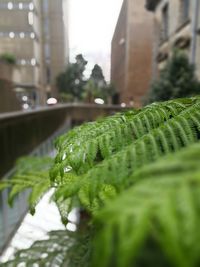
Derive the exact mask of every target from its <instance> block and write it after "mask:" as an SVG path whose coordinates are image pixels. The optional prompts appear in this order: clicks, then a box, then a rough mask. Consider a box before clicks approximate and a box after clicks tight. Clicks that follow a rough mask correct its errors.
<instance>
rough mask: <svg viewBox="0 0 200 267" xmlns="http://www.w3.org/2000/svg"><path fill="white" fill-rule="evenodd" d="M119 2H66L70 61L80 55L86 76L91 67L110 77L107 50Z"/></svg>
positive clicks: (95, 0) (108, 53) (119, 7)
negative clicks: (84, 60)
mask: <svg viewBox="0 0 200 267" xmlns="http://www.w3.org/2000/svg"><path fill="white" fill-rule="evenodd" d="M122 1H123V0H69V12H70V13H69V46H70V60H71V61H73V60H74V57H75V55H77V54H79V53H82V54H83V55H84V56H85V58H86V60H88V61H89V62H88V66H87V70H88V73H87V75H89V74H90V71H91V69H92V68H93V65H94V64H95V63H97V64H99V65H100V66H101V67H102V68H103V71H104V75H105V76H106V79H107V80H109V75H110V47H111V40H112V36H113V33H114V29H115V26H116V23H117V19H118V16H119V12H120V9H121V5H122Z"/></svg>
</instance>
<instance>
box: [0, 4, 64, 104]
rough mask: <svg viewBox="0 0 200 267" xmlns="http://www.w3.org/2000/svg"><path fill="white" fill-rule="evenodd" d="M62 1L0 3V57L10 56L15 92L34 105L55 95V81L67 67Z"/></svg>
mask: <svg viewBox="0 0 200 267" xmlns="http://www.w3.org/2000/svg"><path fill="white" fill-rule="evenodd" d="M62 2H63V1H62V0H57V1H53V0H13V1H6V0H1V3H0V55H1V54H5V53H7V54H12V55H13V56H14V57H15V58H16V64H17V68H15V71H14V75H13V82H14V84H15V89H16V91H17V92H18V91H23V92H25V93H26V94H27V95H28V97H30V98H32V99H33V100H34V101H35V102H37V104H44V103H45V101H46V97H47V95H48V94H49V95H50V94H52V93H53V94H55V77H56V76H57V74H58V73H59V72H60V71H61V70H63V68H64V67H65V64H66V60H65V59H66V52H65V48H66V46H65V37H64V36H65V27H64V21H63V6H62Z"/></svg>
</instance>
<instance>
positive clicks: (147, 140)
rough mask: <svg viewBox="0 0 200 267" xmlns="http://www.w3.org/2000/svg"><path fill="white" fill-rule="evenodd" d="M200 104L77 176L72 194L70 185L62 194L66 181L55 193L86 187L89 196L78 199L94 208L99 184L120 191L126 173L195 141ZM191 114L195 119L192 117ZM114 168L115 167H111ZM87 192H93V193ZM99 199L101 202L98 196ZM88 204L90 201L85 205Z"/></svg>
mask: <svg viewBox="0 0 200 267" xmlns="http://www.w3.org/2000/svg"><path fill="white" fill-rule="evenodd" d="M199 108H200V107H199V104H196V105H194V106H192V107H190V108H188V109H187V110H186V111H184V112H182V113H180V115H178V116H177V117H175V118H172V119H170V120H168V121H166V122H165V123H164V124H163V125H161V126H160V127H158V128H157V129H153V130H152V131H150V133H148V134H146V135H144V136H142V137H141V138H139V139H138V140H136V141H135V142H133V143H132V144H131V145H129V146H127V147H125V148H124V149H123V150H121V151H119V152H118V153H116V154H114V155H113V156H111V157H109V158H108V159H105V160H104V161H103V162H101V163H100V164H98V165H96V166H95V167H94V168H92V169H91V170H90V171H88V172H87V173H86V174H85V175H83V176H78V177H79V182H77V179H76V190H73V191H71V194H70V191H69V190H68V189H69V188H67V194H65V185H64V184H62V185H60V186H59V187H58V191H57V196H58V197H59V196H62V198H64V199H65V198H67V197H70V196H73V195H74V194H75V195H76V194H78V191H79V190H80V191H84V190H86V192H88V200H87V201H86V199H84V200H83V199H81V202H84V203H86V202H87V203H88V202H90V210H93V211H94V207H95V209H96V207H97V199H98V195H99V194H100V192H101V189H100V188H101V185H102V184H107V185H111V186H114V187H115V188H116V190H117V191H121V190H122V189H124V188H126V183H127V181H128V177H130V175H132V173H133V172H135V171H136V170H137V169H138V168H140V167H141V166H143V165H145V164H147V163H150V162H152V161H155V160H157V159H158V158H160V157H161V156H164V155H165V154H166V153H169V152H173V153H174V152H176V151H178V150H180V149H181V148H182V147H184V146H188V145H189V144H192V143H194V142H196V141H197V139H198V135H199V132H198V128H197V127H196V126H197V122H199V119H200V118H198V116H197V115H196V114H197V111H198V110H199ZM191 117H195V118H196V119H195V120H194V119H193V120H191ZM191 132H192V133H191ZM114 169H115V171H113V170H114ZM94 177H95V179H94ZM88 187H89V189H88ZM86 192H85V193H83V192H81V193H80V194H79V196H83V195H84V197H86V194H87V193H86ZM90 192H92V195H91V193H90ZM93 200H95V203H93ZM100 203H102V201H101V200H100ZM93 204H94V205H93ZM88 207H89V205H87V208H88Z"/></svg>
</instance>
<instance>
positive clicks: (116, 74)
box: [111, 1, 127, 94]
mask: <svg viewBox="0 0 200 267" xmlns="http://www.w3.org/2000/svg"><path fill="white" fill-rule="evenodd" d="M126 20H127V2H126V1H124V2H123V5H122V8H121V12H120V15H119V19H118V22H117V26H116V29H115V33H114V36H113V39H112V44H111V51H112V53H111V81H112V82H114V84H115V87H116V89H117V92H118V93H120V94H122V91H123V90H124V89H125V67H126V42H125V40H126ZM123 41H124V43H123Z"/></svg>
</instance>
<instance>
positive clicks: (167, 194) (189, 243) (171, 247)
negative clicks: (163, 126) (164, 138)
mask: <svg viewBox="0 0 200 267" xmlns="http://www.w3.org/2000/svg"><path fill="white" fill-rule="evenodd" d="M199 160H200V144H199V143H198V145H193V146H190V147H188V148H186V149H183V150H182V151H181V152H178V153H176V154H174V155H170V156H167V157H165V158H163V159H162V160H160V161H158V162H156V163H154V164H151V165H149V166H146V167H145V168H144V169H141V170H139V171H138V172H137V173H135V175H133V176H132V181H133V180H134V181H137V183H136V185H135V186H133V187H131V188H130V189H128V190H127V191H126V192H124V193H123V194H121V195H120V196H119V197H118V198H117V199H116V200H114V201H111V202H110V203H108V204H107V206H106V207H105V208H104V209H103V210H101V211H99V212H98V213H97V215H96V224H97V225H96V226H97V227H98V225H99V226H100V228H99V231H98V234H97V236H96V238H95V246H94V257H93V264H92V266H95V267H98V266H101V267H108V266H116V267H129V266H130V267H131V266H144V267H145V266H157V265H156V264H158V266H175V267H180V266H181V267H196V266H198V264H199V261H200V256H199V255H200V245H199V244H200V243H199V242H200V234H198V232H199V231H198V225H199V223H200V216H199V211H200V207H199V200H200V197H199V196H200V195H199V193H200V166H199ZM122 207H123V208H122ZM150 241H151V242H150ZM102 244H104V245H102ZM152 247H153V250H152ZM99 253H100V254H99ZM98 255H101V262H99V260H98ZM117 255H120V257H118V256H117ZM145 255H146V256H147V258H146V259H145ZM159 255H160V262H159V263H158V259H159ZM116 259H117V260H116Z"/></svg>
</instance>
